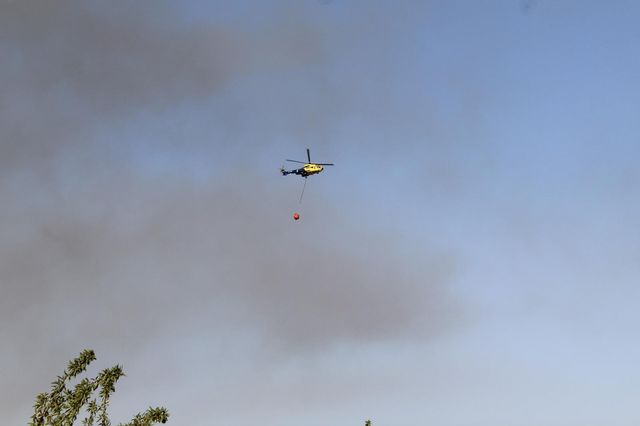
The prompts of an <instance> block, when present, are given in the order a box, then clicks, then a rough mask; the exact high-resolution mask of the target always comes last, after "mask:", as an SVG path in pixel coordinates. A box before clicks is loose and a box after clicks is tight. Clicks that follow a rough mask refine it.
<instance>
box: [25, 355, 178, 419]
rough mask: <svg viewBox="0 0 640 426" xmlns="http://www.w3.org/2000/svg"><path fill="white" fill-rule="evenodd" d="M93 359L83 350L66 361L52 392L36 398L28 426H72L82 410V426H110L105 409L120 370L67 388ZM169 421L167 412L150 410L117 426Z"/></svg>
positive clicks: (116, 369)
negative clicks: (75, 356)
mask: <svg viewBox="0 0 640 426" xmlns="http://www.w3.org/2000/svg"><path fill="white" fill-rule="evenodd" d="M95 359H96V355H95V353H94V352H93V351H92V350H84V351H82V352H81V353H80V355H79V356H78V357H77V358H75V359H73V360H71V361H69V364H68V366H67V369H66V370H65V371H64V373H63V374H62V376H58V378H57V379H56V380H55V381H54V382H53V383H51V391H50V392H49V393H41V394H39V395H38V396H37V397H36V403H35V404H34V406H33V408H34V412H33V415H32V416H31V422H30V423H29V425H30V426H73V424H74V423H75V422H76V420H77V419H78V416H79V415H80V412H81V411H82V409H83V408H84V409H85V414H86V417H85V418H84V420H82V424H83V425H84V426H111V421H110V420H109V416H108V414H107V409H108V407H109V399H110V397H111V394H112V393H113V392H115V390H116V389H115V384H116V382H117V381H118V380H119V379H120V377H122V376H124V375H125V374H124V371H123V370H122V366H120V365H116V366H114V367H111V368H107V369H105V370H102V371H101V372H100V373H99V374H98V375H97V376H96V377H94V378H89V379H86V378H85V379H82V380H80V381H79V382H78V383H77V384H76V385H75V386H74V387H73V389H71V388H70V387H67V385H68V384H69V386H70V383H69V382H71V380H73V379H74V378H75V377H77V376H78V375H79V374H80V373H83V372H84V371H85V370H86V369H87V367H88V366H89V364H91V362H92V361H95ZM96 392H97V396H95V394H96ZM168 418H169V412H168V411H167V409H166V408H163V407H156V408H152V407H149V409H148V410H146V411H145V412H144V413H139V414H137V415H136V416H135V417H134V418H133V419H131V421H130V422H129V423H126V424H122V423H121V424H120V426H151V425H153V424H155V423H166V422H167V420H168Z"/></svg>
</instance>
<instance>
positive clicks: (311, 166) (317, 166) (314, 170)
mask: <svg viewBox="0 0 640 426" xmlns="http://www.w3.org/2000/svg"><path fill="white" fill-rule="evenodd" d="M307 160H308V161H307V162H306V163H305V162H304V161H298V160H287V161H291V162H292V163H301V164H304V166H302V167H301V168H299V169H294V170H285V169H284V166H283V167H281V168H280V173H282V176H286V175H290V174H295V175H300V176H302V177H303V178H305V179H306V178H307V177H309V176H311V175H316V174H318V173H320V172H321V171H323V170H324V166H333V163H312V162H311V154H310V153H309V148H307Z"/></svg>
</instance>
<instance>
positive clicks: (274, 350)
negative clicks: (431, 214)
mask: <svg viewBox="0 0 640 426" xmlns="http://www.w3.org/2000/svg"><path fill="white" fill-rule="evenodd" d="M269 13H270V16H271V17H272V18H273V19H272V20H271V21H269V23H268V24H264V23H263V24H261V25H258V26H256V27H253V28H252V29H251V30H249V29H246V28H245V29H244V30H241V29H238V28H234V27H226V26H223V25H204V24H201V25H182V24H179V23H175V22H172V20H171V10H170V7H169V6H168V5H167V4H163V3H153V7H150V4H149V3H147V4H146V5H142V4H137V5H130V4H126V5H125V4H124V3H123V4H119V5H117V6H114V5H108V6H107V5H97V4H93V3H88V2H80V1H70V0H64V1H59V2H55V3H54V2H44V1H21V2H9V3H3V5H2V6H0V40H1V42H0V52H1V53H0V54H1V56H2V58H3V60H2V61H1V63H0V79H1V80H2V81H3V82H4V84H3V89H2V96H1V97H0V111H1V112H2V114H0V128H2V134H1V135H0V136H1V141H0V179H1V181H0V196H1V197H2V200H3V202H2V209H1V210H0V218H1V222H0V231H1V233H2V239H1V241H0V283H1V288H2V298H1V300H0V319H1V323H2V327H1V328H0V337H1V339H2V343H3V345H2V346H3V350H2V351H1V353H2V355H1V361H2V364H3V366H4V367H5V368H7V370H6V371H3V372H2V376H3V398H2V401H1V402H0V411H2V412H3V413H12V412H13V411H12V410H15V409H16V408H15V407H20V408H19V412H18V414H16V419H17V418H18V416H23V417H24V415H25V413H26V412H27V411H28V407H29V406H30V405H31V402H32V398H33V397H34V395H35V393H36V392H39V391H43V390H45V388H46V386H47V383H48V381H49V380H50V379H52V378H53V375H55V374H57V373H58V372H59V370H60V369H61V368H63V365H64V362H66V360H67V359H68V358H70V357H71V356H73V355H74V354H75V353H77V352H78V351H79V350H80V349H82V348H84V347H88V346H93V347H97V348H100V347H109V348H112V350H113V353H115V354H117V355H122V356H125V357H131V358H135V357H137V356H140V355H139V353H140V351H141V348H142V347H144V345H146V344H150V342H155V341H157V340H158V339H160V338H162V339H163V340H164V342H165V343H164V344H165V345H166V346H169V347H170V346H171V345H172V343H171V340H172V336H176V335H179V334H184V333H200V334H206V333H208V332H210V333H211V336H212V337H211V338H212V339H215V338H216V336H220V335H223V334H224V333H238V335H245V336H255V339H256V340H259V341H263V342H264V348H266V349H265V351H267V352H269V353H271V354H275V355H274V356H276V358H277V359H282V358H286V357H288V356H291V355H292V354H307V355H309V354H311V353H321V352H322V351H323V350H326V349H327V348H331V347H333V346H336V345H344V344H350V345H362V344H368V343H375V342H381V341H389V340H394V339H418V340H423V339H428V338H429V336H433V335H437V334H438V333H442V332H443V331H446V330H447V329H448V328H449V327H450V326H451V325H452V324H453V323H455V320H454V319H455V317H456V316H458V315H459V314H460V312H459V311H457V310H456V307H455V303H454V302H453V301H452V299H451V297H450V296H449V295H448V293H447V288H446V284H447V282H448V277H449V274H450V273H451V272H452V270H453V268H454V266H455V264H454V263H453V261H452V259H451V258H450V257H448V256H445V255H441V254H438V253H437V252H435V251H432V248H429V247H422V248H421V249H422V250H421V254H420V256H421V257H420V258H415V259H412V258H411V257H409V258H407V257H404V256H403V253H406V252H407V251H408V250H406V249H405V248H403V242H402V241H401V240H400V239H399V238H396V237H395V236H393V235H390V234H389V232H388V231H383V230H378V229H370V228H369V227H367V226H366V225H363V224H359V223H358V222H357V219H350V218H349V217H345V216H343V215H341V214H340V211H339V209H340V206H339V205H337V204H335V202H333V203H334V204H332V201H331V199H328V200H327V204H326V205H325V206H321V207H319V208H318V209H317V210H316V211H315V212H310V213H309V214H308V215H307V217H308V218H309V220H308V224H305V227H304V228H303V227H298V228H292V226H291V221H290V218H289V217H288V215H289V211H288V210H287V209H283V208H282V206H283V205H287V204H288V203H289V204H290V198H291V197H290V194H288V193H287V194H284V193H283V192H282V191H281V188H278V187H274V185H271V184H270V182H269V181H265V178H264V177H263V176H262V175H260V174H257V173H256V172H255V171H248V170H247V169H246V168H244V165H245V164H246V163H243V164H242V165H237V166H235V165H232V166H231V168H229V167H223V166H220V164H222V163H223V162H226V163H227V164H228V163H229V161H231V160H232V159H231V158H226V157H223V158H222V159H220V158H218V157H219V155H220V153H223V155H224V153H225V152H227V151H225V150H226V149H228V146H229V145H230V144H236V146H235V147H234V148H233V149H239V150H240V151H242V152H249V151H251V150H253V149H258V150H259V149H261V147H263V146H264V145H265V144H266V145H267V146H268V145H272V144H273V143H274V142H273V141H275V140H277V139H278V138H279V137H281V136H282V134H287V132H290V134H291V135H295V136H296V137H299V136H300V135H302V134H304V133H305V132H309V131H310V130H312V131H320V132H323V130H321V129H320V127H322V126H324V125H326V124H327V123H330V122H331V115H332V114H335V113H336V111H335V110H334V109H333V108H332V106H333V105H339V104H340V102H339V99H340V96H339V95H338V94H335V98H333V99H330V98H331V96H330V95H327V94H326V93H325V94H324V95H322V96H319V98H318V99H321V100H324V101H326V102H324V103H322V104H321V105H320V106H315V107H314V108H313V116H314V120H313V123H306V124H305V123H300V122H297V123H294V124H292V125H291V128H290V129H288V130H287V129H284V130H283V129H281V128H278V129H271V130H272V131H273V133H272V134H270V133H268V132H267V133H266V134H265V133H264V131H265V129H266V130H269V127H264V126H263V127H261V128H260V129H259V132H260V133H262V139H260V140H256V141H247V139H246V138H245V137H243V135H246V133H242V134H241V135H239V134H237V133H234V129H236V127H234V126H229V123H228V121H227V120H226V118H228V116H236V112H237V111H235V110H234V111H229V110H228V109H225V107H224V106H222V107H220V106H219V107H218V109H217V112H219V113H220V116H219V117H217V118H216V117H214V118H212V120H213V122H212V123H209V124H208V126H210V127H211V128H214V129H215V130H214V133H215V135H216V137H215V138H213V139H211V138H209V136H211V135H210V134H206V132H205V131H204V130H203V131H202V132H201V133H200V134H199V136H201V137H202V139H207V142H206V143H202V142H198V141H189V142H184V141H180V140H176V138H177V135H176V134H173V133H170V134H168V135H163V136H161V137H159V141H158V144H157V145H155V146H147V145H144V144H136V142H131V143H130V144H128V143H123V142H122V141H118V140H112V139H109V137H105V136H104V135H105V134H106V135H113V133H109V131H112V128H115V129H118V128H123V126H124V127H126V123H138V121H137V120H140V121H139V123H141V124H136V126H143V125H144V121H143V120H141V119H140V117H141V116H143V115H144V114H150V115H152V116H153V115H154V114H156V116H167V117H171V116H172V115H173V111H174V108H176V106H180V105H185V104H198V103H202V102H206V101H207V100H210V99H212V98H215V97H216V96H223V95H222V94H221V93H224V91H225V88H226V87H228V86H229V85H232V84H233V83H234V82H235V81H237V80H238V79H239V78H245V77H246V78H248V79H250V78H251V76H252V75H255V74H256V73H258V72H262V73H270V72H288V71H289V70H291V69H297V68H301V67H302V68H304V67H313V68H316V67H318V66H322V65H323V64H326V63H327V61H329V60H330V59H329V58H328V57H327V51H326V48H325V46H323V43H322V40H321V37H320V36H319V35H318V30H317V28H316V27H314V25H313V24H312V23H310V22H308V20H307V19H305V15H304V13H303V12H301V11H300V10H299V9H297V8H296V7H294V6H292V5H291V4H288V3H283V4H281V5H280V6H279V8H278V9H276V10H275V12H274V11H270V12H269ZM321 84H324V83H321ZM316 100H317V99H316ZM223 105H224V104H223ZM323 105H324V106H323ZM276 107H277V108H276V109H277V110H278V111H279V113H280V114H282V115H287V114H290V115H291V116H292V117H299V116H300V115H299V114H297V105H295V104H293V105H287V103H286V102H284V101H283V102H281V103H280V104H278V105H276ZM229 108H233V106H230V107H229ZM342 108H345V107H344V106H343V107H342ZM260 113H261V111H259V110H254V111H250V113H247V114H245V115H243V119H242V126H246V127H251V126H252V117H254V116H257V117H258V118H256V120H258V121H259V115H260ZM265 113H267V112H265ZM269 113H273V112H269ZM123 123H125V124H123ZM208 128H209V127H207V129H208ZM242 132H246V130H243V131H242ZM329 132H330V130H328V129H325V130H324V133H325V134H328V133H329ZM125 133H126V132H125ZM256 133H258V131H256ZM196 134H198V132H196ZM220 136H222V137H220ZM243 144H244V145H243ZM140 149H142V150H143V156H144V155H149V156H150V157H152V156H153V155H155V154H156V151H155V150H156V149H167V150H168V154H167V155H168V156H169V157H170V156H171V155H173V154H174V153H175V154H176V155H179V154H180V153H181V152H183V151H186V152H187V153H188V154H189V155H191V156H192V157H202V158H211V159H215V161H214V164H215V167H217V166H220V168H219V170H218V171H217V172H216V174H215V175H212V176H208V177H206V178H205V179H202V180H199V181H195V180H194V179H192V178H190V177H189V176H188V174H185V175H184V176H176V175H175V173H174V174H171V173H167V174H150V175H147V174H145V173H144V171H140V170H138V169H137V168H136V166H135V164H133V163H132V162H131V161H130V158H131V157H132V156H134V154H136V153H137V152H138V151H137V150H140ZM147 150H148V151H147ZM223 160H224V161H223ZM254 160H255V158H254ZM216 161H217V162H216ZM244 161H251V158H246V159H245V160H244ZM278 161H279V160H278ZM278 165H279V164H276V167H277V166H278ZM239 169H242V171H243V173H239V172H238V170H239ZM270 172H271V170H270ZM227 343H228V342H227ZM114 348H115V349H114ZM98 355H99V356H100V353H99V354H98ZM113 362H114V363H115V362H125V363H126V362H127V359H125V360H120V359H117V360H113ZM167 362H168V363H170V362H171V360H167ZM27 365H28V366H29V368H28V369H26V368H25V367H26V366H27ZM9 391H11V392H12V395H11V396H7V397H6V398H5V397H4V395H7V394H8V392H9ZM9 416H11V414H9ZM23 417H20V418H23Z"/></svg>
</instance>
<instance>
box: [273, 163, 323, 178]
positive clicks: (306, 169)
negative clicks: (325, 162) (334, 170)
mask: <svg viewBox="0 0 640 426" xmlns="http://www.w3.org/2000/svg"><path fill="white" fill-rule="evenodd" d="M323 170H324V167H322V166H321V165H319V164H314V163H307V164H305V165H304V166H302V167H301V168H299V169H295V170H284V169H282V170H281V171H282V175H283V176H286V175H290V174H295V175H300V176H302V177H307V176H311V175H316V174H318V173H320V172H321V171H323Z"/></svg>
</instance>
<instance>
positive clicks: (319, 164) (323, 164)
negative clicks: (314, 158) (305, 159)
mask: <svg viewBox="0 0 640 426" xmlns="http://www.w3.org/2000/svg"><path fill="white" fill-rule="evenodd" d="M313 164H317V165H318V166H333V165H334V164H333V163H313Z"/></svg>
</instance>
